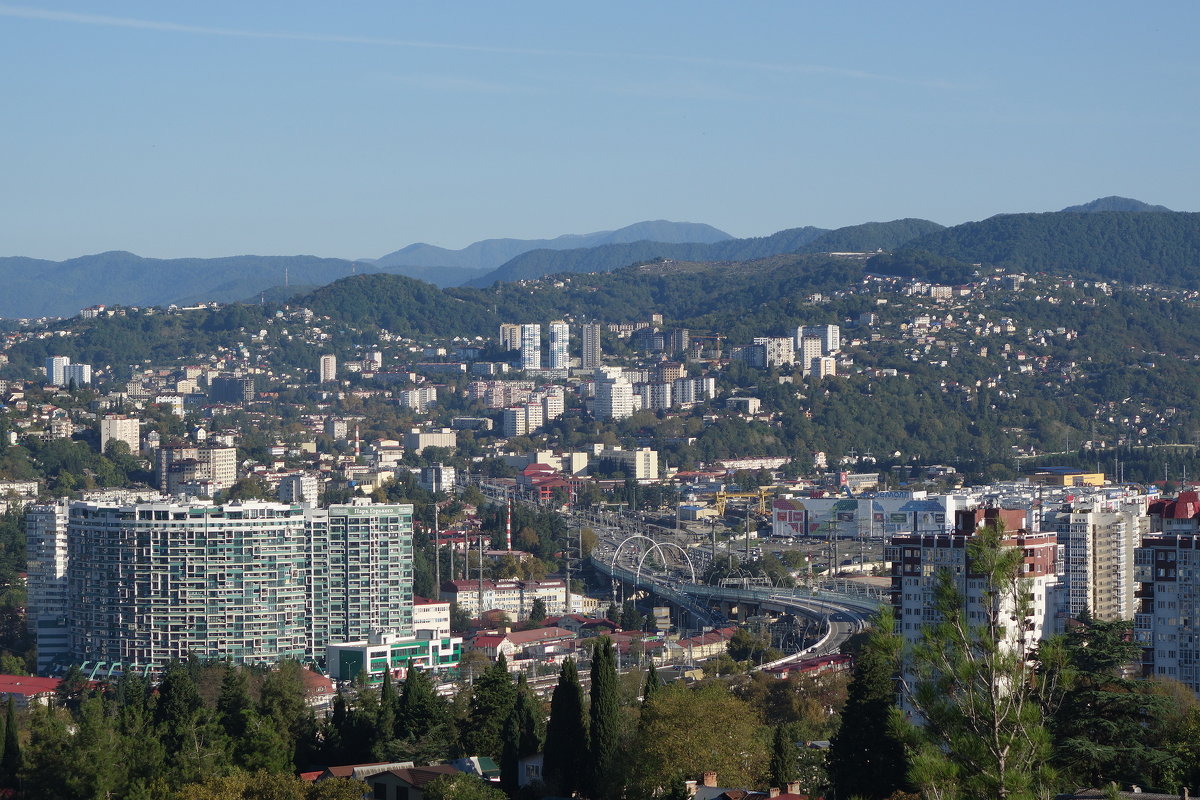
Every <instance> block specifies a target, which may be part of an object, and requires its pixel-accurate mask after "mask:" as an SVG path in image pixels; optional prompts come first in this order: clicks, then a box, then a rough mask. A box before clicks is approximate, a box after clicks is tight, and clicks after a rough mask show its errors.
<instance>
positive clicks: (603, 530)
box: [477, 481, 883, 663]
mask: <svg viewBox="0 0 1200 800" xmlns="http://www.w3.org/2000/svg"><path fill="white" fill-rule="evenodd" d="M477 485H478V486H479V488H480V489H481V490H483V491H484V493H485V494H486V495H488V496H489V497H491V498H492V499H494V500H497V501H507V500H510V499H511V500H516V501H518V502H525V503H529V504H531V505H536V503H533V502H531V501H529V500H526V499H524V498H521V497H519V496H518V495H517V493H515V492H511V491H510V487H507V486H502V485H497V484H493V483H490V482H487V481H479V482H478V484H477ZM563 516H564V517H565V518H566V520H567V522H568V525H569V527H570V528H572V529H576V530H578V529H582V528H585V527H586V528H591V529H592V530H593V531H594V532H595V533H596V535H597V536H598V537H599V543H598V544H597V546H596V548H595V549H594V550H593V551H592V553H591V556H590V558H589V562H590V563H591V565H592V567H593V568H594V569H595V570H596V571H597V572H598V573H600V574H602V575H606V576H607V577H609V578H610V579H611V580H612V581H613V591H614V600H616V592H617V587H618V586H620V587H621V588H622V590H623V589H624V588H625V587H631V588H633V590H634V591H635V592H637V593H644V594H645V595H652V596H654V597H657V598H659V599H660V600H662V601H664V602H666V603H669V604H670V605H672V606H674V607H675V608H676V609H677V610H678V613H679V615H680V618H679V624H678V626H677V627H678V628H680V629H681V630H682V629H687V628H693V629H703V628H712V627H718V626H720V625H722V624H724V623H725V622H726V621H727V620H729V619H731V618H734V617H735V616H736V618H737V619H738V620H741V621H745V620H746V619H748V618H749V617H751V616H757V615H760V614H793V615H796V616H799V617H803V618H806V619H808V620H811V621H813V622H815V623H816V624H817V625H818V626H819V639H818V641H817V642H816V643H815V644H813V645H811V646H809V647H808V648H806V649H804V650H802V651H801V652H799V653H794V654H791V655H789V656H788V657H787V658H785V659H782V661H783V662H786V661H788V660H792V659H798V658H806V657H813V656H819V655H827V654H830V653H834V652H837V650H838V649H839V648H840V647H841V645H842V644H843V643H844V642H845V641H846V640H847V639H849V638H850V637H851V636H852V635H854V634H855V633H857V632H859V631H861V630H863V628H864V627H865V626H866V624H867V622H868V620H869V619H870V617H871V616H872V615H873V614H874V613H875V612H876V611H878V610H879V608H880V606H881V605H882V603H883V597H882V593H880V592H878V591H877V590H876V591H872V590H870V589H867V588H865V587H863V586H861V585H860V584H855V583H851V582H848V581H826V582H823V583H822V584H820V585H817V586H813V587H796V588H785V587H775V586H754V585H750V583H751V581H748V580H747V581H744V582H743V585H741V586H738V585H729V584H726V585H722V586H711V585H708V584H704V583H700V582H698V581H697V567H696V563H695V562H694V561H693V556H696V557H697V558H698V560H699V561H700V568H701V569H703V568H704V567H705V566H707V562H708V561H709V560H710V559H711V558H712V556H713V554H712V552H709V551H706V550H704V549H703V548H700V547H697V546H696V545H695V543H693V542H690V541H687V540H686V539H685V538H680V537H679V536H678V532H677V531H674V530H671V529H669V528H664V527H662V526H657V525H652V524H648V523H647V522H645V521H644V520H642V519H640V518H638V517H637V516H634V515H631V514H620V513H612V512H600V513H595V512H587V511H572V512H563ZM671 560H674V561H676V564H677V565H676V567H675V568H671V567H670V566H669V565H668V562H669V561H671ZM734 583H736V582H734ZM735 612H736V613H735ZM776 663H780V662H776Z"/></svg>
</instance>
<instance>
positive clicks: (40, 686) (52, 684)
mask: <svg viewBox="0 0 1200 800" xmlns="http://www.w3.org/2000/svg"><path fill="white" fill-rule="evenodd" d="M59 683H61V681H60V680H59V679H58V678H31V677H29V676H27V675H0V694H19V695H24V696H25V697H35V696H37V695H39V694H46V693H48V692H53V691H54V690H55V689H57V688H58V684H59Z"/></svg>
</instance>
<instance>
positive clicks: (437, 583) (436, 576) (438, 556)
mask: <svg viewBox="0 0 1200 800" xmlns="http://www.w3.org/2000/svg"><path fill="white" fill-rule="evenodd" d="M438 539H439V537H438V504H437V501H436V500H435V501H433V591H434V596H433V597H431V598H430V599H431V600H441V599H442V547H441V543H440V542H439V541H438Z"/></svg>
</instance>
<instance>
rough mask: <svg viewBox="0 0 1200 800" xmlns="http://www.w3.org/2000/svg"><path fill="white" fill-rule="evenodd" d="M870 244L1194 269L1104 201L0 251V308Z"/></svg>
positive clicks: (1139, 215) (1035, 263)
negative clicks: (507, 233)
mask: <svg viewBox="0 0 1200 800" xmlns="http://www.w3.org/2000/svg"><path fill="white" fill-rule="evenodd" d="M1147 212H1153V213H1147ZM877 250H883V251H887V252H889V253H893V254H894V255H893V256H890V257H889V258H892V259H894V260H893V261H892V262H891V264H892V266H893V267H895V266H896V265H899V268H900V269H902V270H909V271H910V272H914V273H915V274H929V275H938V274H946V275H950V274H955V273H956V271H958V270H960V269H961V268H962V266H963V265H964V264H970V263H989V264H996V265H1000V266H1009V267H1013V268H1019V269H1026V270H1046V271H1064V270H1065V271H1071V272H1074V273H1077V274H1094V273H1097V272H1098V271H1099V272H1102V273H1104V274H1106V275H1108V276H1109V277H1113V278H1115V279H1119V280H1129V281H1135V282H1137V281H1140V282H1161V283H1166V284H1170V285H1181V282H1184V283H1186V282H1187V281H1192V283H1194V282H1195V280H1196V279H1197V278H1200V214H1189V213H1180V212H1172V211H1170V210H1169V209H1166V208H1164V207H1162V206H1152V205H1148V204H1146V203H1142V202H1140V201H1137V200H1130V199H1128V198H1121V197H1106V198H1100V199H1098V200H1094V201H1092V202H1090V203H1086V204H1083V205H1078V206H1071V207H1068V208H1066V209H1063V211H1060V212H1048V213H1040V214H1002V215H997V216H995V217H991V218H989V219H986V220H982V221H980V222H968V223H964V224H962V225H956V226H953V227H950V228H944V227H943V226H941V225H939V224H937V223H934V222H929V221H928V220H921V219H901V220H894V221H892V222H871V223H865V224H862V225H853V226H848V227H844V228H839V229H836V230H828V229H824V228H817V227H812V226H808V227H799V228H790V229H787V230H783V231H779V232H777V233H774V234H771V235H770V236H762V237H754V238H747V239H736V238H733V237H731V236H730V235H729V234H727V233H725V232H723V231H720V230H718V229H717V228H714V227H712V226H709V225H703V224H698V223H686V222H682V223H681V222H667V221H662V220H659V221H653V222H642V223H637V224H634V225H629V226H626V227H624V228H620V229H618V230H615V231H600V232H597V233H591V234H580V235H575V234H572V235H566V236H559V237H557V238H554V239H527V240H520V239H489V240H484V241H481V242H476V243H475V244H472V245H470V246H468V247H465V248H463V249H461V250H447V249H444V248H440V247H434V246H432V245H426V244H412V245H409V246H407V247H405V248H402V249H401V250H397V251H394V252H392V253H389V254H387V255H386V256H383V257H382V258H379V259H374V260H369V259H367V260H358V261H351V260H345V259H336V258H317V257H314V256H230V257H226V258H213V259H199V258H180V259H151V258H143V257H141V256H138V255H135V254H133V253H128V252H123V251H111V252H106V253H99V254H96V255H89V256H82V257H80V258H74V259H69V260H66V261H60V262H56V261H47V260H41V259H33V258H24V257H7V258H4V257H0V285H3V286H5V289H6V291H5V292H3V293H0V317H9V318H12V317H17V318H26V317H40V316H70V315H73V314H75V313H77V312H78V311H79V309H80V308H84V307H86V306H90V305H95V304H107V305H115V304H121V305H128V306H134V305H136V306H147V305H162V306H165V305H170V304H177V305H188V304H193V303H197V302H205V301H215V302H239V301H257V300H258V299H260V298H265V297H266V296H267V295H270V297H271V298H272V299H273V300H278V299H280V298H284V297H289V296H292V295H295V294H296V293H297V292H299V291H301V287H303V290H310V289H311V287H314V286H322V285H325V284H328V283H330V282H332V281H336V280H338V279H340V278H343V277H346V276H350V275H354V274H367V273H393V274H398V275H405V276H407V277H410V278H415V279H417V280H420V281H424V282H426V283H431V284H434V285H435V286H436V287H441V288H445V287H449V286H457V285H466V286H473V287H487V286H491V285H493V284H495V283H497V282H511V281H518V280H528V279H532V278H539V277H542V276H544V275H551V274H561V273H585V272H605V271H610V270H615V269H620V268H622V267H626V266H629V265H633V264H639V263H646V262H652V261H658V260H668V261H689V262H730V263H733V262H745V261H750V260H753V259H762V258H767V257H770V256H775V255H782V254H795V253H801V254H803V253H828V252H840V251H855V252H874V251H877ZM500 259H504V260H503V261H500ZM422 262H424V263H422ZM498 262H499V263H498ZM883 262H884V259H882V258H881V259H880V262H879V263H883ZM947 267H949V271H947ZM922 270H923V272H922Z"/></svg>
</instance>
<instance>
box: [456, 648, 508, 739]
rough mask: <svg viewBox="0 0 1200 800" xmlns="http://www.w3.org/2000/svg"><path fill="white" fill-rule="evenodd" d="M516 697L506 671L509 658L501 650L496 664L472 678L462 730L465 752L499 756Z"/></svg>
mask: <svg viewBox="0 0 1200 800" xmlns="http://www.w3.org/2000/svg"><path fill="white" fill-rule="evenodd" d="M516 699H517V689H516V687H515V686H514V685H513V681H512V676H511V675H509V674H508V660H507V659H506V658H505V657H504V654H503V653H501V654H500V655H499V656H498V657H497V658H496V663H495V664H493V665H492V666H490V667H488V668H487V670H486V671H485V672H484V673H483V674H482V675H480V676H479V678H478V680H476V681H475V686H474V689H473V691H472V692H471V701H470V710H469V711H468V713H467V719H466V721H465V724H464V725H463V729H462V750H463V753H464V754H466V755H468V756H490V757H492V758H499V757H500V754H501V751H502V750H503V738H502V733H503V729H504V723H505V721H506V720H507V719H508V715H509V713H510V712H511V711H512V707H513V704H514V703H515V702H516Z"/></svg>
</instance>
